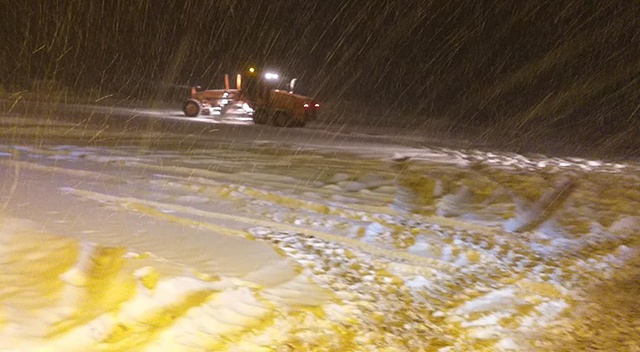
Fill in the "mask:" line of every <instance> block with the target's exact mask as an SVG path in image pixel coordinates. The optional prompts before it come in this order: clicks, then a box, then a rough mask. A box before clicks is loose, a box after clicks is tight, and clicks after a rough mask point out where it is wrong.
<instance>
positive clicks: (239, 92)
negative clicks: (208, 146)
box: [182, 68, 320, 127]
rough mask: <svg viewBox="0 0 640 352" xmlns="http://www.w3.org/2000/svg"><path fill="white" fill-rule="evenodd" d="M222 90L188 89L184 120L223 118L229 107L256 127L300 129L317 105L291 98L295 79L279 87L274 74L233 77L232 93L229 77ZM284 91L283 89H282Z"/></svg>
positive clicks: (299, 97)
mask: <svg viewBox="0 0 640 352" xmlns="http://www.w3.org/2000/svg"><path fill="white" fill-rule="evenodd" d="M224 78H225V79H224V83H225V88H224V89H208V90H202V89H200V88H199V87H192V88H191V97H190V99H188V100H187V101H186V102H185V103H184V105H183V109H182V110H183V112H184V114H185V115H186V116H187V117H196V116H199V115H201V114H202V115H213V114H214V113H216V112H217V113H218V114H221V115H224V114H225V113H226V112H227V111H228V110H229V109H230V108H231V107H241V108H242V109H243V110H244V113H246V114H248V115H251V117H252V119H253V122H254V123H255V124H258V125H264V124H269V125H273V126H277V127H303V126H305V124H306V123H307V122H310V121H313V120H314V119H315V118H316V117H317V114H318V111H319V109H320V104H319V103H318V102H317V101H316V100H315V99H313V98H311V97H307V96H303V95H299V94H294V93H293V88H294V86H295V82H296V79H295V78H294V79H292V80H291V81H290V82H289V83H288V84H287V85H286V87H282V84H283V83H282V82H283V81H284V80H283V79H281V78H280V76H279V75H278V74H276V73H271V72H266V73H264V74H259V73H258V72H257V70H256V69H255V68H250V69H249V70H248V71H247V74H246V75H244V76H243V75H240V74H238V75H237V76H236V88H235V89H231V88H230V84H229V75H228V74H225V76H224ZM283 88H284V89H283Z"/></svg>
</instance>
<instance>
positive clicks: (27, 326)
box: [0, 117, 640, 351]
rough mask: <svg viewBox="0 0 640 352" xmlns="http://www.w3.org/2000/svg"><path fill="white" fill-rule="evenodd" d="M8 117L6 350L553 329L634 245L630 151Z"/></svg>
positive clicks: (462, 340) (274, 344)
mask: <svg viewBox="0 0 640 352" xmlns="http://www.w3.org/2000/svg"><path fill="white" fill-rule="evenodd" d="M164 120H166V119H163V121H164ZM3 122H4V126H3V130H2V134H1V138H2V139H1V143H0V186H1V193H0V205H1V206H2V208H0V210H1V211H2V213H1V216H2V221H0V262H1V265H2V274H1V275H0V350H7V351H39V350H42V351H61V350H64V351H90V350H100V351H102V350H105V351H133V350H141V351H142V350H144V351H203V350H210V351H219V350H235V351H283V350H285V351H286V350H291V351H305V350H312V351H320V350H326V351H337V350H340V351H351V350H354V351H355V350H362V351H371V350H388V351H422V350H433V351H458V350H461V351H480V350H541V351H543V350H553V349H555V348H557V345H554V343H557V341H558V337H559V336H562V337H565V338H566V337H567V336H570V337H574V338H575V339H576V340H579V339H580V336H581V335H580V334H579V333H576V332H575V331H574V330H575V329H574V326H575V324H576V322H577V321H581V320H582V319H583V318H584V315H583V314H584V309H585V307H586V306H588V304H589V300H590V292H591V289H592V288H593V287H595V286H598V285H599V284H601V283H603V282H605V281H606V280H609V279H610V278H612V277H614V276H615V275H616V273H617V270H619V268H622V267H624V266H625V263H626V262H627V261H628V260H630V259H631V258H632V257H633V256H634V255H636V254H635V253H636V251H637V248H638V238H637V237H638V236H637V235H638V231H639V229H640V180H639V178H638V171H639V168H638V165H637V164H634V163H632V162H621V161H618V162H608V161H601V160H589V159H578V158H559V157H545V156H542V155H539V156H529V157H525V156H522V155H518V154H514V153H498V152H493V153H488V152H482V151H478V150H471V149H457V148H424V147H421V148H412V147H410V145H408V144H404V145H403V144H402V143H398V144H393V143H392V139H394V138H396V139H397V138H399V137H398V136H385V137H388V138H378V139H376V137H372V136H369V137H366V138H360V137H358V138H357V139H354V138H352V137H347V136H346V135H343V134H336V133H333V134H332V132H327V131H318V130H314V129H310V130H299V129H286V130H283V129H275V128H270V127H258V126H233V127H228V129H220V128H217V127H216V128H215V129H211V130H208V129H206V128H205V129H203V127H202V126H203V125H199V127H197V128H196V127H192V128H186V130H184V129H177V128H176V129H175V130H172V129H171V128H164V129H159V130H158V129H154V130H153V131H145V130H144V129H142V130H140V129H137V130H133V129H132V130H129V129H127V128H121V127H122V126H126V124H122V123H117V124H116V125H117V126H118V127H117V128H114V127H113V125H112V126H106V127H99V126H98V127H96V128H88V127H87V126H85V125H80V124H74V123H72V122H57V121H46V120H42V121H37V122H34V121H32V120H26V119H23V118H20V117H12V118H5V119H4V120H3ZM192 123H194V122H192ZM194 126H195V125H194ZM216 126H217V125H216ZM181 128H185V127H181ZM196 130H197V131H199V132H198V133H195V132H194V131H196ZM216 133H217V134H216ZM234 134H235V135H234ZM332 136H333V138H332ZM622 328H626V327H622ZM563 341H564V340H563ZM571 341H572V340H571V339H570V338H568V340H566V341H565V342H566V343H570V342H571ZM629 346H631V345H629ZM565 347H566V346H565ZM632 347H633V346H631V347H630V348H632Z"/></svg>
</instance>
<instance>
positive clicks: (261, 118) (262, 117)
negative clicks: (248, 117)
mask: <svg viewBox="0 0 640 352" xmlns="http://www.w3.org/2000/svg"><path fill="white" fill-rule="evenodd" d="M252 118H253V123H255V124H256V125H265V124H266V123H267V122H268V121H269V112H268V111H267V110H266V109H264V108H258V109H256V110H255V111H254V112H253V116H252Z"/></svg>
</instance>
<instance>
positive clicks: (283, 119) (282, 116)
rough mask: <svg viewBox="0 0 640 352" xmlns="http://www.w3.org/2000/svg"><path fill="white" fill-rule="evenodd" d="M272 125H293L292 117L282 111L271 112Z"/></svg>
mask: <svg viewBox="0 0 640 352" xmlns="http://www.w3.org/2000/svg"><path fill="white" fill-rule="evenodd" d="M272 122H273V125H274V126H276V127H289V126H292V125H293V122H294V121H293V117H292V116H291V114H288V113H286V112H284V111H278V112H276V113H275V114H273V121H272Z"/></svg>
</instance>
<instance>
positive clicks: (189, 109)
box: [182, 99, 202, 117]
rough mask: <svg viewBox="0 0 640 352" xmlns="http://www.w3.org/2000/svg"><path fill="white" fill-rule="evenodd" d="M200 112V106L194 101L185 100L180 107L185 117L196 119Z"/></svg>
mask: <svg viewBox="0 0 640 352" xmlns="http://www.w3.org/2000/svg"><path fill="white" fill-rule="evenodd" d="M201 111H202V104H200V102H199V101H197V100H195V99H189V100H187V101H186V102H185V103H184V105H183V106H182V112H184V114H185V116H187V117H196V116H198V115H200V112H201Z"/></svg>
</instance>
